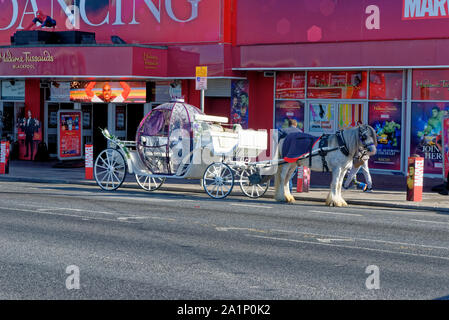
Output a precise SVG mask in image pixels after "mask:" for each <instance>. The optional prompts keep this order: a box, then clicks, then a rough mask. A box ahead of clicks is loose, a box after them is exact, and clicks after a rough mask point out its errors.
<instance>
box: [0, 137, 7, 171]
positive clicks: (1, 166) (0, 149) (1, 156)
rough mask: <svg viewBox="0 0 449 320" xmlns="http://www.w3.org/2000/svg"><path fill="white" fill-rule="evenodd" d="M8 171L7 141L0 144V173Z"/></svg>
mask: <svg viewBox="0 0 449 320" xmlns="http://www.w3.org/2000/svg"><path fill="white" fill-rule="evenodd" d="M7 173H9V141H2V142H1V144H0V174H7Z"/></svg>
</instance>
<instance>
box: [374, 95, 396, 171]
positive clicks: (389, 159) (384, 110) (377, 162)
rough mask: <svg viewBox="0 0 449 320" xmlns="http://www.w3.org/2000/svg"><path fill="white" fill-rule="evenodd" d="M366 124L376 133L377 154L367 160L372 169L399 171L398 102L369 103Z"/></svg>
mask: <svg viewBox="0 0 449 320" xmlns="http://www.w3.org/2000/svg"><path fill="white" fill-rule="evenodd" d="M368 124H369V125H370V126H371V127H373V128H374V130H376V133H377V143H378V144H377V152H376V154H375V155H374V156H372V157H370V159H369V167H370V168H373V169H385V170H398V171H399V170H401V145H402V135H401V129H402V107H401V103H400V102H371V103H370V104H369V111H368Z"/></svg>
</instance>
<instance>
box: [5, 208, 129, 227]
mask: <svg viewBox="0 0 449 320" xmlns="http://www.w3.org/2000/svg"><path fill="white" fill-rule="evenodd" d="M1 209H4V210H12V211H20V212H31V213H34V214H46V215H50V216H61V217H72V218H81V219H82V220H84V219H89V220H101V221H113V222H117V220H114V219H105V218H97V217H87V216H79V215H75V214H63V213H50V212H46V211H43V210H39V209H38V208H36V210H28V209H15V208H3V207H0V210H1ZM122 222H126V223H137V222H130V221H122Z"/></svg>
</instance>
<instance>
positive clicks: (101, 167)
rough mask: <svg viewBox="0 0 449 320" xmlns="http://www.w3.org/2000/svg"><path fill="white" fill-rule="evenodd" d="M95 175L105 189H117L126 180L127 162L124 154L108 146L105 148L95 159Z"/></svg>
mask: <svg viewBox="0 0 449 320" xmlns="http://www.w3.org/2000/svg"><path fill="white" fill-rule="evenodd" d="M94 177H95V181H96V182H97V184H98V185H99V186H100V188H101V189H103V190H108V191H112V190H116V189H117V188H118V187H120V186H121V185H122V183H123V181H125V177H126V162H125V158H124V157H123V155H122V154H121V153H120V152H119V151H117V150H115V149H111V148H108V149H106V150H103V151H102V152H101V153H100V154H99V155H98V157H97V160H95V167H94Z"/></svg>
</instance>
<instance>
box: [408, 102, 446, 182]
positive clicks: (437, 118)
mask: <svg viewBox="0 0 449 320" xmlns="http://www.w3.org/2000/svg"><path fill="white" fill-rule="evenodd" d="M448 114H449V102H413V103H412V110H411V136H410V154H418V155H420V156H421V157H423V158H424V173H433V174H439V175H441V173H442V168H443V159H442V156H441V145H442V141H441V140H442V138H441V137H442V119H443V117H444V116H445V115H448Z"/></svg>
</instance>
